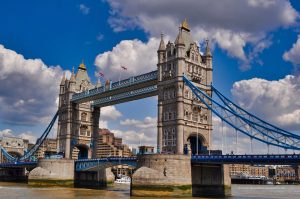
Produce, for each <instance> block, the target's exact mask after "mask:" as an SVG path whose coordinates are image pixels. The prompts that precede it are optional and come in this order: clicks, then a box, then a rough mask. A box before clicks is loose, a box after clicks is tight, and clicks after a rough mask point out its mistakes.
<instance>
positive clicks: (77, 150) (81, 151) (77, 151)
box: [72, 144, 89, 159]
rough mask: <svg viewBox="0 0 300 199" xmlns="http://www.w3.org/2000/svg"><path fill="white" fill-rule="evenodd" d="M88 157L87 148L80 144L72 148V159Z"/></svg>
mask: <svg viewBox="0 0 300 199" xmlns="http://www.w3.org/2000/svg"><path fill="white" fill-rule="evenodd" d="M88 157H89V147H88V146H86V145H84V144H82V145H76V146H75V147H74V148H73V152H72V159H88Z"/></svg>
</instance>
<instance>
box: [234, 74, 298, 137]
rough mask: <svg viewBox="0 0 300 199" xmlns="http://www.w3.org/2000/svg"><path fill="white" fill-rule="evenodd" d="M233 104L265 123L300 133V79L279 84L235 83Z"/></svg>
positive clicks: (257, 81) (271, 82)
mask: <svg viewBox="0 0 300 199" xmlns="http://www.w3.org/2000/svg"><path fill="white" fill-rule="evenodd" d="M231 92H232V95H233V97H234V101H235V102H237V104H239V105H240V106H241V107H243V108H245V109H246V110H249V111H250V112H253V113H254V114H256V115H258V116H259V117H261V118H262V119H264V120H267V121H269V122H271V123H272V124H275V125H278V126H280V127H282V128H284V129H287V130H291V131H298V132H300V120H299V116H300V114H299V113H300V101H299V96H300V76H293V75H288V76H286V77H285V78H283V79H280V80H277V81H268V80H265V79H259V78H253V79H249V80H242V81H239V82H235V83H234V85H233V88H232V90H231Z"/></svg>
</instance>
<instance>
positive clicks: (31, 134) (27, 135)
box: [18, 132, 37, 143]
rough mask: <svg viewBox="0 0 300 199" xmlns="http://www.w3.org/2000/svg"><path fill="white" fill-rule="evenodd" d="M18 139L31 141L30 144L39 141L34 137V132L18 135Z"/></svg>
mask: <svg viewBox="0 0 300 199" xmlns="http://www.w3.org/2000/svg"><path fill="white" fill-rule="evenodd" d="M18 137H20V138H22V139H26V140H29V143H35V142H36V139H37V137H36V136H35V135H33V133H32V132H25V133H21V134H20V135H18Z"/></svg>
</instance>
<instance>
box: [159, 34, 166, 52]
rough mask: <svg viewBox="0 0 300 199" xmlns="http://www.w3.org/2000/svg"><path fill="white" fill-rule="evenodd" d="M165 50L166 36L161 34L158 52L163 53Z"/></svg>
mask: <svg viewBox="0 0 300 199" xmlns="http://www.w3.org/2000/svg"><path fill="white" fill-rule="evenodd" d="M163 50H166V45H165V42H164V34H163V33H161V34H160V43H159V48H158V51H163Z"/></svg>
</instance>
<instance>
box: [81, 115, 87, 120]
mask: <svg viewBox="0 0 300 199" xmlns="http://www.w3.org/2000/svg"><path fill="white" fill-rule="evenodd" d="M81 121H83V122H86V121H87V114H86V113H81Z"/></svg>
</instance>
